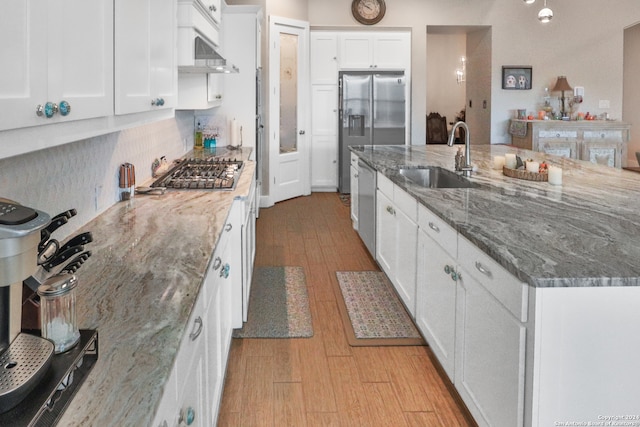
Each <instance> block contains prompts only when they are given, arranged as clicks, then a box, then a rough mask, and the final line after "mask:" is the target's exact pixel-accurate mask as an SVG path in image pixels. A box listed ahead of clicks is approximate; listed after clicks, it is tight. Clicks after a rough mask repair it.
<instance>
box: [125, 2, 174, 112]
mask: <svg viewBox="0 0 640 427" xmlns="http://www.w3.org/2000/svg"><path fill="white" fill-rule="evenodd" d="M176 6H177V5H176V2H175V1H173V0H153V1H152V0H115V48H114V50H115V84H116V90H115V92H116V93H115V97H116V98H115V113H116V114H129V113H138V112H144V111H152V110H157V109H163V108H173V107H175V105H176V101H177V96H176V93H177V91H176V87H177V72H178V70H177V66H176V32H177V25H176Z"/></svg>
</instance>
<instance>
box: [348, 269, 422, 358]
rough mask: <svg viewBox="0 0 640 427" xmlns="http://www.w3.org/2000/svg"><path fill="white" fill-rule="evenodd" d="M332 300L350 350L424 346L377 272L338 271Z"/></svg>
mask: <svg viewBox="0 0 640 427" xmlns="http://www.w3.org/2000/svg"><path fill="white" fill-rule="evenodd" d="M336 276H337V278H338V284H339V288H338V289H336V299H337V301H338V307H339V308H340V313H341V314H342V319H343V324H344V326H345V332H346V333H347V341H348V342H349V344H350V345H351V346H382V345H426V343H425V341H424V340H423V339H422V336H421V335H420V332H418V330H417V329H416V327H415V325H414V323H413V321H412V320H411V317H409V314H408V313H407V311H406V310H405V308H404V306H403V305H402V303H401V302H400V300H399V299H398V296H397V295H396V293H395V291H394V290H393V288H392V286H393V285H392V284H391V283H390V282H389V279H387V276H386V275H385V274H384V273H383V272H380V271H338V272H336Z"/></svg>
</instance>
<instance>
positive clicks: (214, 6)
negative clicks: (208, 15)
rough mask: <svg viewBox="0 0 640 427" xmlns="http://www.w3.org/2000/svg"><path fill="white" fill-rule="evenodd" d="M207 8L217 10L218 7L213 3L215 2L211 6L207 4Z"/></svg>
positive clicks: (212, 10)
mask: <svg viewBox="0 0 640 427" xmlns="http://www.w3.org/2000/svg"><path fill="white" fill-rule="evenodd" d="M209 10H210V11H211V12H215V11H216V10H218V8H217V7H216V5H215V4H212V5H211V6H209Z"/></svg>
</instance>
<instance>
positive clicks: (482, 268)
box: [476, 261, 493, 279]
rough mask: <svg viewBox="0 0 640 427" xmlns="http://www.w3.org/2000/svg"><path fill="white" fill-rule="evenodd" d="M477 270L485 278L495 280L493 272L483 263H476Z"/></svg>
mask: <svg viewBox="0 0 640 427" xmlns="http://www.w3.org/2000/svg"><path fill="white" fill-rule="evenodd" d="M476 268H477V269H478V271H479V272H480V273H482V274H484V275H485V276H487V277H488V278H490V279H493V274H491V270H489V269H488V268H486V267H485V266H484V265H482V263H481V262H480V261H476Z"/></svg>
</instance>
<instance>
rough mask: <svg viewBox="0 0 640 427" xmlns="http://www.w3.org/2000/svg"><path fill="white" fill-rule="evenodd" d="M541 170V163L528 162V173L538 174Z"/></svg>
mask: <svg viewBox="0 0 640 427" xmlns="http://www.w3.org/2000/svg"><path fill="white" fill-rule="evenodd" d="M539 170H540V162H533V161H529V162H527V172H535V173H538V171H539Z"/></svg>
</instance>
